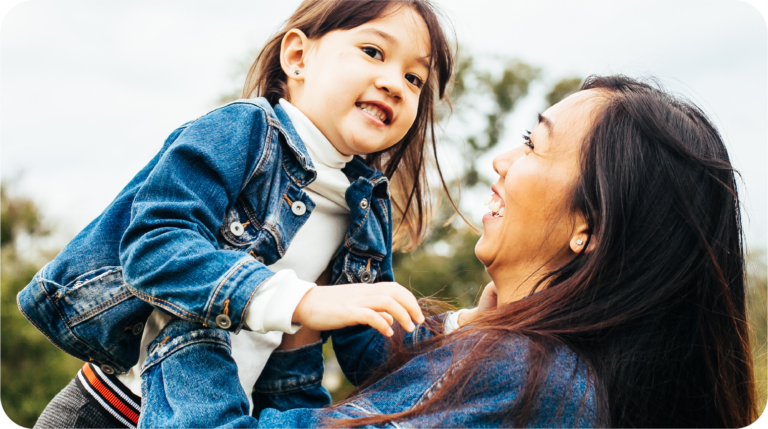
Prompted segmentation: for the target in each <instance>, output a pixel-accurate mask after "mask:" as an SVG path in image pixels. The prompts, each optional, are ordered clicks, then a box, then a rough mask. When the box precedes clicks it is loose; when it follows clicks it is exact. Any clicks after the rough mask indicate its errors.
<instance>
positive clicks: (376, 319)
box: [354, 308, 395, 337]
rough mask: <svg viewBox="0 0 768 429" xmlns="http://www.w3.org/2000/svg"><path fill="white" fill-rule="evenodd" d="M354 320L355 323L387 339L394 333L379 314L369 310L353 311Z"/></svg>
mask: <svg viewBox="0 0 768 429" xmlns="http://www.w3.org/2000/svg"><path fill="white" fill-rule="evenodd" d="M354 319H355V322H356V323H358V324H361V325H368V326H370V327H371V328H373V329H375V330H377V331H379V332H381V333H382V334H383V335H386V336H387V337H391V336H392V335H393V334H394V333H395V332H394V331H393V330H392V328H391V327H390V326H389V324H388V323H387V321H386V319H384V317H383V316H382V315H381V314H379V312H377V311H373V310H371V309H369V308H358V309H357V310H356V311H355V314H354Z"/></svg>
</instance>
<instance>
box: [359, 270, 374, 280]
mask: <svg viewBox="0 0 768 429" xmlns="http://www.w3.org/2000/svg"><path fill="white" fill-rule="evenodd" d="M360 280H362V282H363V283H370V282H371V281H373V275H372V274H371V272H370V271H368V270H365V271H363V274H361V275H360Z"/></svg>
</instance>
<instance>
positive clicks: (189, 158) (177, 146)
mask: <svg viewBox="0 0 768 429" xmlns="http://www.w3.org/2000/svg"><path fill="white" fill-rule="evenodd" d="M265 115H266V113H265V112H264V111H263V110H261V109H260V108H259V107H257V106H253V105H250V104H232V105H228V106H225V107H223V108H221V109H218V110H215V111H213V112H211V113H209V114H208V115H205V116H203V117H202V118H200V119H198V120H197V121H196V122H194V123H193V124H192V125H190V126H189V127H188V128H187V129H186V130H184V132H182V133H181V134H180V135H179V137H178V138H177V139H176V141H174V143H173V144H172V145H171V146H170V147H169V148H168V150H167V151H166V152H165V153H164V154H163V156H162V157H161V158H160V160H159V162H158V164H157V166H156V167H155V168H154V169H153V170H152V173H151V174H150V175H149V176H148V177H147V179H146V181H145V183H144V184H143V185H142V187H141V189H140V190H139V192H138V193H137V195H136V197H135V199H134V202H133V205H132V209H131V223H130V225H129V227H128V229H127V230H126V232H125V234H124V235H123V238H122V241H121V243H120V261H121V264H122V266H123V275H124V278H125V281H126V283H127V284H128V285H129V286H130V287H131V291H132V292H133V293H134V294H135V295H136V296H138V297H139V298H141V299H143V300H144V301H147V302H148V303H150V304H152V305H153V306H155V307H158V308H161V309H162V310H164V311H166V312H168V313H170V314H172V315H174V316H177V317H180V318H183V319H186V320H190V321H194V322H199V323H203V324H207V325H209V326H216V322H215V320H216V317H217V316H219V315H222V314H223V315H227V316H228V317H229V320H230V323H231V329H232V330H234V331H236V332H237V331H239V330H240V329H241V328H242V326H243V324H244V319H245V317H244V316H245V313H246V309H247V308H248V304H249V302H250V299H251V298H252V297H253V294H254V292H255V291H256V290H257V289H258V287H259V285H261V284H262V283H264V282H265V281H266V280H267V279H269V278H270V277H271V276H272V275H273V273H272V272H271V271H270V270H268V269H267V268H266V267H265V266H264V265H263V264H261V263H258V262H256V261H255V260H254V259H253V258H252V257H250V256H249V255H247V254H244V253H243V252H236V251H230V250H220V249H219V248H218V246H217V239H216V233H215V232H216V231H217V229H218V228H219V227H220V225H221V222H222V219H224V214H225V210H226V208H227V207H228V205H229V204H230V203H231V202H233V201H234V200H235V199H236V198H237V197H238V195H239V194H240V192H241V190H242V189H243V187H244V185H245V184H246V183H247V181H248V180H249V179H250V174H251V173H252V172H253V171H254V169H255V166H256V165H257V164H258V163H259V161H260V160H261V158H262V157H264V156H266V155H265V154H264V153H263V152H264V150H263V149H264V143H263V142H264V141H265V140H266V138H267V136H268V132H269V130H268V127H267V126H266V123H267V119H266V117H265Z"/></svg>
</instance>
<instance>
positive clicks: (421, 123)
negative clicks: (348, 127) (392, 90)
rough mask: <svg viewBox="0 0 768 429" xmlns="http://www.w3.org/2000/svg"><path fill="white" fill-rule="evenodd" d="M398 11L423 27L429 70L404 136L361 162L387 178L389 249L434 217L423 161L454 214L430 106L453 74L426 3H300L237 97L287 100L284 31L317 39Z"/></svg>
mask: <svg viewBox="0 0 768 429" xmlns="http://www.w3.org/2000/svg"><path fill="white" fill-rule="evenodd" d="M402 7H410V8H412V9H413V10H415V11H416V12H417V13H418V14H419V15H421V17H422V18H423V19H424V22H425V23H426V25H427V28H428V29H429V40H430V63H431V69H430V73H429V77H428V78H427V81H426V82H425V85H424V86H423V88H422V90H421V94H420V96H419V108H418V112H417V114H416V120H415V121H414V123H413V125H412V126H411V128H410V130H408V132H407V133H406V135H405V137H403V139H402V140H400V141H399V142H398V143H397V144H395V145H394V146H392V147H390V148H389V149H386V150H384V151H381V152H376V153H373V154H369V155H368V156H366V157H365V160H366V162H367V163H368V165H370V166H371V167H373V168H376V169H378V170H380V171H382V172H383V173H384V174H385V175H386V176H387V178H389V179H390V180H391V181H390V186H391V190H392V192H391V193H392V206H393V209H394V211H395V215H396V217H397V219H398V220H399V221H400V223H399V224H398V226H397V228H396V229H395V233H394V237H393V247H395V248H399V249H401V250H405V251H407V250H411V249H413V248H415V247H416V246H418V245H419V244H420V243H421V242H422V241H423V239H424V237H425V236H426V234H427V232H428V231H429V224H430V221H431V218H432V216H433V214H434V213H433V210H432V207H433V204H434V203H435V200H434V198H433V197H432V195H431V194H430V189H429V185H428V183H427V168H428V167H429V165H428V164H429V162H428V160H427V157H430V156H431V157H432V160H431V161H432V162H434V163H435V165H434V166H435V169H436V171H437V175H438V177H439V178H440V181H441V184H442V187H443V190H444V191H445V194H446V196H447V198H448V201H449V203H450V204H451V205H452V206H453V208H454V210H456V211H457V212H458V209H457V206H456V204H455V203H454V201H453V200H452V199H451V196H450V194H448V188H447V186H446V184H445V180H444V179H443V175H442V172H441V170H440V165H439V164H438V162H437V145H436V140H435V129H434V128H435V120H436V115H435V106H436V104H437V103H438V102H439V100H442V99H445V101H447V97H445V89H446V85H447V84H448V82H449V81H450V79H451V74H452V73H453V57H454V55H453V52H452V50H451V46H450V43H449V41H448V39H447V38H446V35H445V33H444V32H443V28H442V24H441V22H440V19H439V18H438V15H437V12H436V9H435V7H434V6H433V5H432V3H431V2H430V1H429V0H398V1H382V0H356V1H349V0H332V1H314V0H305V1H304V2H302V3H301V5H299V7H298V8H297V9H296V11H295V12H294V13H293V15H292V16H291V17H290V18H289V19H288V21H286V23H285V25H283V27H282V29H281V30H280V31H278V32H277V33H275V35H274V36H272V38H271V39H269V41H267V43H266V45H264V48H263V49H262V50H261V52H260V53H259V55H258V57H257V58H256V61H254V63H253V65H251V68H250V70H249V71H248V75H247V77H246V79H245V86H244V87H243V94H242V97H243V98H249V97H254V96H257V97H258V96H260V97H264V98H266V99H267V100H268V101H269V102H270V103H271V104H272V105H275V104H277V102H278V100H279V99H280V98H286V99H288V98H289V97H288V84H287V81H286V75H285V72H284V71H283V69H282V67H281V65H280V48H281V43H282V40H283V37H284V36H285V34H286V33H287V32H288V31H289V30H291V29H293V28H297V29H299V30H301V31H302V32H304V34H305V35H306V36H307V37H308V38H310V39H317V38H320V37H322V36H324V35H325V34H327V33H329V32H331V31H335V30H350V29H352V28H355V27H358V26H360V25H363V24H365V23H366V22H369V21H372V20H375V19H377V18H381V17H383V16H385V15H386V14H388V13H394V12H397V10H399V8H402ZM427 141H429V142H430V145H431V146H432V155H430V154H429V152H428V150H427V148H426V146H427ZM462 217H463V216H462ZM402 227H404V228H402Z"/></svg>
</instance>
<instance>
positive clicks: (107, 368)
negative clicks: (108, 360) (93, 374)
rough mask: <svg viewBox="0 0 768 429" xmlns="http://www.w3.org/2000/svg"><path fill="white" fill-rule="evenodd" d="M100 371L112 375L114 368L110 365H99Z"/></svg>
mask: <svg viewBox="0 0 768 429" xmlns="http://www.w3.org/2000/svg"><path fill="white" fill-rule="evenodd" d="M101 372H103V373H104V374H108V375H112V374H114V373H115V370H114V369H113V368H112V367H111V366H109V365H107V364H104V365H102V366H101Z"/></svg>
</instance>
